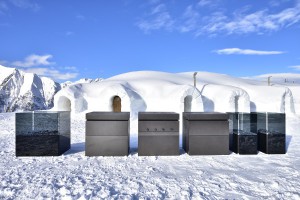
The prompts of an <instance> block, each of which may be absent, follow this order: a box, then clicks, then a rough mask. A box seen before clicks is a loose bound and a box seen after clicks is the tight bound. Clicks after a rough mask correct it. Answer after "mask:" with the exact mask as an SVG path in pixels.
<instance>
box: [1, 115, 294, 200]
mask: <svg viewBox="0 0 300 200" xmlns="http://www.w3.org/2000/svg"><path fill="white" fill-rule="evenodd" d="M84 117H85V116H84V115H83V114H77V115H74V114H73V116H72V124H71V129H72V140H71V141H72V145H71V150H69V151H68V152H66V153H65V154H64V155H62V156H59V157H18V158H17V157H15V143H14V142H15V130H14V114H0V127H1V131H0V199H53V198H55V199H101V198H103V199H161V198H167V199H265V198H271V199H299V198H300V182H299V179H300V171H299V169H300V158H299V155H300V133H299V130H300V115H297V116H296V115H292V114H290V115H288V117H287V147H288V150H287V154H285V155H266V154H263V153H259V154H258V155H236V154H231V155H226V156H189V155H187V154H186V153H185V152H184V151H182V154H181V155H180V156H165V157H163V156H154V157H139V156H138V155H137V152H136V150H134V149H133V150H132V152H131V154H130V155H129V156H128V157H85V153H84V149H85V144H84V134H85V127H84V125H85V123H84Z"/></svg>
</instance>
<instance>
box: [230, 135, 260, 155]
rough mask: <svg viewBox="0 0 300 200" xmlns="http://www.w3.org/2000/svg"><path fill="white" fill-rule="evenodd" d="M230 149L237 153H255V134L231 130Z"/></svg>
mask: <svg viewBox="0 0 300 200" xmlns="http://www.w3.org/2000/svg"><path fill="white" fill-rule="evenodd" d="M232 142H233V144H232V148H231V151H233V152H235V153H238V154H257V134H256V133H252V132H245V131H241V130H240V131H235V132H233V140H232Z"/></svg>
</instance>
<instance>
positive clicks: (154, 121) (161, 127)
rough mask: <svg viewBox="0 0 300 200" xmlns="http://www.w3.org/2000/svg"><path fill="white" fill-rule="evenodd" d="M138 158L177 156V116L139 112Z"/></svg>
mask: <svg viewBox="0 0 300 200" xmlns="http://www.w3.org/2000/svg"><path fill="white" fill-rule="evenodd" d="M138 118H139V121H138V123H139V124H138V154H139V156H159V155H179V122H178V120H179V114H177V113H172V112H139V114H138Z"/></svg>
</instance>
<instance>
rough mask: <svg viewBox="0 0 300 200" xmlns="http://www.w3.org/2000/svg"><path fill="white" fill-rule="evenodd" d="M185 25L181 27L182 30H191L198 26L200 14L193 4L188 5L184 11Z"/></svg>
mask: <svg viewBox="0 0 300 200" xmlns="http://www.w3.org/2000/svg"><path fill="white" fill-rule="evenodd" d="M183 19H184V20H183V25H182V26H180V27H179V31H180V32H183V33H184V32H190V31H193V30H195V29H196V28H197V26H198V22H199V20H200V14H199V13H198V11H197V10H195V9H194V7H193V6H192V5H190V6H188V7H187V8H186V9H185V11H184V13H183Z"/></svg>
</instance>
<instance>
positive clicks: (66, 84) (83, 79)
mask: <svg viewBox="0 0 300 200" xmlns="http://www.w3.org/2000/svg"><path fill="white" fill-rule="evenodd" d="M100 81H103V79H102V78H96V79H90V78H82V79H79V80H78V81H75V82H71V81H66V82H64V83H61V88H65V87H67V86H70V85H74V84H78V83H97V82H100Z"/></svg>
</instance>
